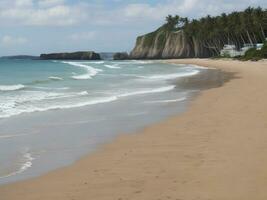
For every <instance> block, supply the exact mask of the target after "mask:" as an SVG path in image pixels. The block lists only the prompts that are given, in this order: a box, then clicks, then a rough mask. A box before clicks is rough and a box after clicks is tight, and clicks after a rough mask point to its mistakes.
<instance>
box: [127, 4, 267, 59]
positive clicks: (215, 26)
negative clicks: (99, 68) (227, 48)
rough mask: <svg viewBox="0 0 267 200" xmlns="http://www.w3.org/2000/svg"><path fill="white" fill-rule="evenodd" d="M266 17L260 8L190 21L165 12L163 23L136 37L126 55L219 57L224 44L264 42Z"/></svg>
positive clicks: (157, 57)
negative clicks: (129, 52) (134, 42)
mask: <svg viewBox="0 0 267 200" xmlns="http://www.w3.org/2000/svg"><path fill="white" fill-rule="evenodd" d="M266 19H267V9H262V8H260V7H257V8H252V7H248V8H247V9H245V10H244V11H239V12H236V11H234V12H232V13H229V14H225V13H222V14H221V15H218V16H210V15H207V16H206V17H202V18H200V19H192V20H190V19H188V18H187V17H181V16H179V15H175V16H172V15H168V16H167V17H166V22H165V24H163V25H162V26H161V27H160V28H159V29H158V30H156V31H154V32H152V33H149V34H146V35H143V36H140V37H138V38H137V41H136V45H135V48H134V49H133V50H132V52H131V54H130V57H131V58H132V59H161V58H162V59H164V58H195V57H200V58H205V57H211V56H219V55H220V51H221V49H222V48H223V47H224V45H234V48H235V49H236V50H239V49H241V48H242V47H244V46H247V44H250V45H252V46H253V45H255V44H257V43H264V42H265V38H266V37H267V21H266ZM257 53H259V52H255V53H254V54H257Z"/></svg>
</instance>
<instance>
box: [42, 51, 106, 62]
mask: <svg viewBox="0 0 267 200" xmlns="http://www.w3.org/2000/svg"><path fill="white" fill-rule="evenodd" d="M40 58H41V59H43V60H101V58H100V55H99V54H98V53H95V52H93V51H78V52H73V53H51V54H41V55H40Z"/></svg>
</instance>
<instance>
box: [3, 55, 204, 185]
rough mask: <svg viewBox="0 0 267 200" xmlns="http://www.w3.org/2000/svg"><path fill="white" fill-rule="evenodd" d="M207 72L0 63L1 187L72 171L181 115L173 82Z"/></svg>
mask: <svg viewBox="0 0 267 200" xmlns="http://www.w3.org/2000/svg"><path fill="white" fill-rule="evenodd" d="M205 70H207V69H203V68H198V67H196V66H190V65H179V66H177V65H171V64H162V63H159V62H154V61H41V60H0V183H2V184H3V183H9V182H13V181H18V180H23V179H27V178H30V177H33V176H38V175H41V174H43V173H45V172H47V171H50V170H52V169H56V168H58V167H62V166H65V165H68V164H70V163H73V162H74V161H75V160H77V159H79V158H80V157H81V156H82V155H84V154H86V153H88V152H91V151H93V150H95V149H96V148H97V147H98V146H99V145H100V144H103V143H106V142H108V141H110V140H112V139H113V138H114V137H115V136H116V135H118V134H121V133H130V132H134V131H136V130H138V129H141V128H143V127H144V126H146V125H148V124H151V123H155V122H157V121H159V120H162V119H164V118H166V117H169V116H172V115H174V114H177V113H179V112H183V111H184V110H185V107H186V104H187V102H188V99H189V98H190V96H192V95H193V94H194V93H195V92H196V90H193V89H185V88H184V87H179V84H178V85H177V84H176V83H175V80H177V79H180V78H183V77H190V76H194V75H196V74H199V73H200V72H203V71H205Z"/></svg>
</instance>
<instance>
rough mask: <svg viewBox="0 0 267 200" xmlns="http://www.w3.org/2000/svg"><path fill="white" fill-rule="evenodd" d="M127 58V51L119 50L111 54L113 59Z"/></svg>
mask: <svg viewBox="0 0 267 200" xmlns="http://www.w3.org/2000/svg"><path fill="white" fill-rule="evenodd" d="M127 59H129V55H128V53H127V52H119V53H115V54H114V55H113V60H127Z"/></svg>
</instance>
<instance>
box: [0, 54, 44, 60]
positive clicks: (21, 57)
mask: <svg viewBox="0 0 267 200" xmlns="http://www.w3.org/2000/svg"><path fill="white" fill-rule="evenodd" d="M0 58H1V59H29V60H36V59H39V58H40V57H39V56H30V55H14V56H2V57H0Z"/></svg>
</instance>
